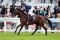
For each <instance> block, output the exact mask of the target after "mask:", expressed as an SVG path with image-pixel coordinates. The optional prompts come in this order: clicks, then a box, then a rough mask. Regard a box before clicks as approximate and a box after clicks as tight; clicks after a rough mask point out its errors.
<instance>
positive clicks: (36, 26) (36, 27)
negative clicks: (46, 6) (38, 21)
mask: <svg viewBox="0 0 60 40" xmlns="http://www.w3.org/2000/svg"><path fill="white" fill-rule="evenodd" d="M37 30H38V26H36V29H35V31H34V32H33V33H32V35H34V33H35V32H36V31H37Z"/></svg>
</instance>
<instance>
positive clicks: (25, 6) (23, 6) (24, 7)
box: [21, 1, 31, 13]
mask: <svg viewBox="0 0 60 40" xmlns="http://www.w3.org/2000/svg"><path fill="white" fill-rule="evenodd" d="M21 6H22V8H23V9H24V10H25V11H26V12H27V13H28V12H29V9H31V6H29V5H27V4H26V3H24V1H21Z"/></svg>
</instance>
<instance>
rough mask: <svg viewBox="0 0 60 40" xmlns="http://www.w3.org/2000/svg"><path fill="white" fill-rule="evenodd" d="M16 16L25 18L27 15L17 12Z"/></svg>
mask: <svg viewBox="0 0 60 40" xmlns="http://www.w3.org/2000/svg"><path fill="white" fill-rule="evenodd" d="M18 16H19V17H20V18H21V17H24V18H27V14H25V13H22V12H19V14H18Z"/></svg>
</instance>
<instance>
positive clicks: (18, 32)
mask: <svg viewBox="0 0 60 40" xmlns="http://www.w3.org/2000/svg"><path fill="white" fill-rule="evenodd" d="M22 28H23V25H21V28H20V30H19V32H18V35H19V34H20V31H21V30H22Z"/></svg>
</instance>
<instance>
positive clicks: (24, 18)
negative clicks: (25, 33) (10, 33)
mask: <svg viewBox="0 0 60 40" xmlns="http://www.w3.org/2000/svg"><path fill="white" fill-rule="evenodd" d="M16 15H18V17H19V18H20V23H21V24H19V25H18V26H17V28H16V30H15V33H16V31H17V29H18V28H19V27H20V26H21V28H20V30H19V32H18V35H19V34H20V31H21V30H22V28H23V26H28V25H32V24H36V29H35V31H34V32H33V33H32V35H34V33H35V32H36V31H37V30H38V26H40V27H43V28H44V30H45V34H46V35H47V28H46V27H45V26H44V23H45V20H47V21H48V23H49V24H50V25H52V22H51V21H50V20H49V19H47V18H45V17H43V16H41V15H34V16H35V20H32V21H29V19H28V15H27V14H26V13H25V12H24V11H23V10H21V9H18V8H16V9H15V11H14V15H13V16H16Z"/></svg>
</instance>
